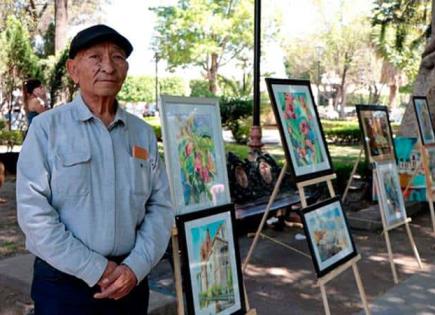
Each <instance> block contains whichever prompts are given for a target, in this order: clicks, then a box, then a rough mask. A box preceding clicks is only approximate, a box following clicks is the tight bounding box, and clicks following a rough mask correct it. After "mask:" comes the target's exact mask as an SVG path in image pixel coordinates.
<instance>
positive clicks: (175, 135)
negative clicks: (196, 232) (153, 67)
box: [161, 96, 231, 214]
mask: <svg viewBox="0 0 435 315" xmlns="http://www.w3.org/2000/svg"><path fill="white" fill-rule="evenodd" d="M161 112H162V116H161V117H162V129H163V135H164V148H165V161H166V165H167V169H168V177H169V179H170V186H171V193H172V198H173V202H174V204H175V206H176V212H177V214H182V213H188V212H191V211H197V210H203V209H207V208H210V207H213V206H216V205H222V204H227V203H230V201H231V200H230V196H229V189H228V187H229V186H228V179H227V173H226V163H225V154H224V149H223V139H222V131H221V127H220V115H219V107H218V104H217V101H216V100H214V99H193V98H179V97H169V96H166V97H162V105H161Z"/></svg>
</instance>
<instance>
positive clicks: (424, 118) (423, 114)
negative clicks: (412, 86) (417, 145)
mask: <svg viewBox="0 0 435 315" xmlns="http://www.w3.org/2000/svg"><path fill="white" fill-rule="evenodd" d="M412 101H413V103H414V111H415V115H416V117H417V123H418V129H419V130H420V137H421V141H422V143H423V144H424V145H428V144H435V135H434V131H433V127H432V120H431V116H430V111H429V106H428V104H427V99H426V97H423V96H414V97H413V98H412Z"/></svg>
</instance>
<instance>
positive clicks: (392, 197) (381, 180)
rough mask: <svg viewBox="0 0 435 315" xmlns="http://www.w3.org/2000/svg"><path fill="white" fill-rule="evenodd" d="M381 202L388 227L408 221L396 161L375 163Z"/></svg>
mask: <svg viewBox="0 0 435 315" xmlns="http://www.w3.org/2000/svg"><path fill="white" fill-rule="evenodd" d="M375 169H376V175H377V186H378V187H379V191H378V194H379V200H380V202H381V204H382V209H383V215H384V219H385V224H386V227H389V226H391V225H393V224H396V223H399V222H404V221H405V220H406V210H405V203H404V201H403V195H402V190H401V188H400V181H399V173H398V171H397V167H396V163H395V162H394V161H387V162H379V163H375Z"/></svg>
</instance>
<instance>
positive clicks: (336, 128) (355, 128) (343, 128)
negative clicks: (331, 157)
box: [322, 120, 361, 144]
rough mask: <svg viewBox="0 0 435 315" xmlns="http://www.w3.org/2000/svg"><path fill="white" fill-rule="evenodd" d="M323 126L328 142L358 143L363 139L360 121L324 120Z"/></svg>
mask: <svg viewBox="0 0 435 315" xmlns="http://www.w3.org/2000/svg"><path fill="white" fill-rule="evenodd" d="M322 127H323V131H324V133H325V138H326V141H327V142H328V143H333V144H357V143H359V142H360V141H361V130H360V128H359V124H358V121H330V120H322Z"/></svg>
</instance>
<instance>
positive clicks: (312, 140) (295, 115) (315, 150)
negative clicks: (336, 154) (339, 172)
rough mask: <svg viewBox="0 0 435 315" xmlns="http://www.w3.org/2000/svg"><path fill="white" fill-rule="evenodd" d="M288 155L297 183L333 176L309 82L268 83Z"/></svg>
mask: <svg viewBox="0 0 435 315" xmlns="http://www.w3.org/2000/svg"><path fill="white" fill-rule="evenodd" d="M266 83H267V87H268V91H269V97H270V99H271V103H272V108H273V111H274V113H275V119H276V122H277V124H278V127H279V131H280V134H281V140H282V143H283V148H284V152H285V153H286V158H287V161H288V164H289V166H290V167H291V171H292V173H293V177H294V178H295V180H296V181H303V180H306V179H310V178H314V177H318V176H322V175H327V174H330V173H332V172H333V171H332V164H331V161H330V157H329V152H328V148H327V146H326V142H325V138H324V135H323V131H322V128H321V124H320V120H319V115H318V113H317V110H316V107H315V103H314V99H313V95H312V92H311V88H310V82H309V81H302V80H287V79H272V78H267V79H266Z"/></svg>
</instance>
